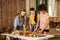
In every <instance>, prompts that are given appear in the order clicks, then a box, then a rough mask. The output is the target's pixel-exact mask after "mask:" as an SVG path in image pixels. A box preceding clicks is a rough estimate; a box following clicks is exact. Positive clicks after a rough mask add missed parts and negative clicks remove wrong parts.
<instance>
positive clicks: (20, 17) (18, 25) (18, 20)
mask: <svg viewBox="0 0 60 40" xmlns="http://www.w3.org/2000/svg"><path fill="white" fill-rule="evenodd" d="M25 13H26V12H25V10H24V9H23V10H21V11H20V13H18V14H17V16H16V17H15V19H14V30H16V29H17V30H22V29H23V25H25V21H26V20H25V19H26V16H25V15H26V14H25Z"/></svg>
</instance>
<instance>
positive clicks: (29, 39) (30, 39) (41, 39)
mask: <svg viewBox="0 0 60 40" xmlns="http://www.w3.org/2000/svg"><path fill="white" fill-rule="evenodd" d="M1 35H5V36H6V39H8V40H10V37H13V38H18V39H21V40H23V39H24V40H44V39H48V38H52V37H54V35H49V34H46V36H43V37H24V36H21V35H18V34H16V35H12V34H1Z"/></svg>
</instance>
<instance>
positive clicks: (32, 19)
mask: <svg viewBox="0 0 60 40" xmlns="http://www.w3.org/2000/svg"><path fill="white" fill-rule="evenodd" d="M29 26H30V30H32V31H34V29H35V27H36V23H35V9H34V8H30V15H29Z"/></svg>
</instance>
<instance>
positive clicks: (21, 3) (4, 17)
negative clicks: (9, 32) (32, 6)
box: [0, 0, 25, 28]
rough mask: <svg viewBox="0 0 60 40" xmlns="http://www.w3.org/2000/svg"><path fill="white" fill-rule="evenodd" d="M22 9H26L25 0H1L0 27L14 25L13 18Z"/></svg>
mask: <svg viewBox="0 0 60 40" xmlns="http://www.w3.org/2000/svg"><path fill="white" fill-rule="evenodd" d="M20 9H25V0H0V28H2V27H6V28H7V27H13V20H14V18H15V15H16V14H17V13H18V12H19V10H20Z"/></svg>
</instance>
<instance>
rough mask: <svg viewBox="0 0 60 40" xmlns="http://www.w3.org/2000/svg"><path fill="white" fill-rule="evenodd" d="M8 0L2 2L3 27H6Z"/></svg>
mask: <svg viewBox="0 0 60 40" xmlns="http://www.w3.org/2000/svg"><path fill="white" fill-rule="evenodd" d="M6 12H7V11H6V0H2V24H3V25H2V26H3V27H6Z"/></svg>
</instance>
